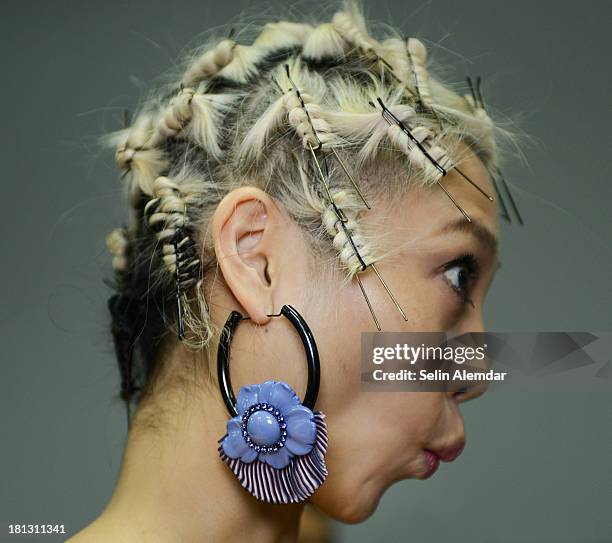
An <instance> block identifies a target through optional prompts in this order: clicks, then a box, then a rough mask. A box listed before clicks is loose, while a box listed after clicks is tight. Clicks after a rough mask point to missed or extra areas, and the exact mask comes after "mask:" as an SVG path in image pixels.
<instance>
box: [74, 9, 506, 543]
mask: <svg viewBox="0 0 612 543" xmlns="http://www.w3.org/2000/svg"><path fill="white" fill-rule="evenodd" d="M251 28H252V27H251V26H250V27H248V28H247V29H245V30H244V31H243V32H235V31H234V30H233V31H232V32H230V36H229V37H228V38H225V39H221V40H217V41H215V42H212V43H211V44H207V46H206V47H204V48H203V49H202V50H198V51H196V52H194V54H193V55H192V56H190V57H189V58H188V59H186V60H185V64H184V66H183V69H182V71H181V73H180V74H178V75H177V77H176V78H175V79H174V80H173V81H172V82H171V84H170V85H169V88H168V89H167V92H165V91H160V92H159V93H157V94H156V95H155V96H154V97H153V98H151V99H149V100H147V102H146V103H145V104H143V107H142V108H141V110H140V112H139V114H138V115H137V116H136V117H135V119H134V120H133V122H132V123H131V125H130V126H128V127H127V128H126V129H125V130H122V131H121V132H119V133H117V134H114V135H113V137H112V141H113V142H114V143H115V144H116V158H117V161H118V163H119V165H120V167H121V168H123V170H125V172H126V174H127V175H126V179H127V183H128V188H129V199H130V204H131V206H132V208H133V216H132V218H131V222H130V224H129V225H128V226H127V227H126V228H122V229H119V230H116V231H115V232H113V234H111V235H110V236H109V239H108V242H109V246H110V248H111V249H112V250H113V252H114V258H113V265H114V268H115V270H116V275H117V285H116V286H117V289H118V294H117V295H115V296H114V297H113V298H111V300H110V302H109V306H110V309H111V312H112V314H113V335H114V339H115V346H116V351H117V356H118V360H119V367H120V370H121V381H122V389H121V394H122V398H123V399H124V400H125V401H126V402H127V406H128V417H129V422H130V424H129V433H128V439H127V444H126V448H125V454H124V458H123V465H122V468H121V474H120V477H119V480H118V482H117V486H116V489H115V492H114V493H113V496H112V499H111V500H110V502H109V504H108V506H107V507H106V509H105V510H104V512H103V513H102V514H101V515H100V517H99V518H97V519H96V520H95V521H94V522H93V523H92V524H91V525H89V526H88V527H86V528H85V529H84V530H83V531H82V532H80V533H79V534H77V535H76V536H75V537H74V538H72V539H71V541H74V542H77V543H78V542H97V541H126V542H131V541H160V542H162V541H237V540H239V539H245V538H248V539H249V540H250V541H253V542H256V541H294V540H296V538H297V533H298V526H299V519H300V515H301V513H302V511H303V507H304V504H305V503H306V502H310V503H312V504H313V505H314V506H315V507H316V508H318V509H319V510H320V511H322V512H324V513H326V514H328V515H330V516H331V517H333V518H335V519H337V520H339V521H342V522H349V523H355V522H360V521H363V520H364V519H366V518H368V516H370V515H371V514H372V513H373V511H374V510H375V508H376V505H377V503H378V501H379V499H380V497H381V495H382V494H383V493H384V492H385V490H386V489H387V488H388V487H389V486H390V485H392V484H393V483H395V482H398V481H400V480H403V479H409V478H415V479H425V478H427V477H429V476H431V475H432V474H433V473H434V471H435V470H436V469H437V467H438V464H439V462H440V461H451V460H453V459H454V458H456V457H457V456H458V455H459V454H460V452H461V450H462V449H463V447H464V444H465V436H464V426H463V422H462V418H461V414H460V412H459V405H460V404H461V403H462V402H465V401H467V400H470V399H472V398H474V397H476V396H478V395H480V394H481V393H482V389H478V388H472V387H465V388H463V389H461V390H454V391H452V392H451V391H448V392H404V393H400V392H388V393H384V394H382V393H381V394H372V393H370V394H368V393H364V392H361V387H360V337H361V333H362V332H369V331H374V330H383V331H388V330H393V331H423V330H424V331H453V332H461V331H479V330H482V328H483V324H482V308H483V303H484V299H485V295H486V292H487V289H488V287H489V285H490V284H491V281H492V280H493V276H494V273H495V271H496V268H497V232H498V222H497V201H496V200H497V199H494V198H492V197H491V196H490V195H493V194H495V191H496V186H495V177H496V176H497V175H498V173H499V170H498V154H497V145H496V139H497V134H498V132H499V129H498V128H497V127H496V126H495V125H494V124H493V122H492V121H491V119H490V118H489V116H488V115H487V113H486V112H485V110H484V105H483V103H482V98H481V97H480V93H479V89H478V88H476V89H472V93H471V94H468V93H467V91H466V94H467V95H466V96H463V95H460V94H458V93H457V92H455V91H453V90H451V89H450V88H449V87H447V86H445V85H443V84H442V83H440V82H439V81H438V80H437V79H436V78H434V77H433V76H432V75H431V74H430V73H429V72H428V68H427V67H426V62H427V59H426V50H425V47H424V46H423V44H422V43H421V42H420V41H418V40H416V39H413V38H410V39H407V40H405V39H403V38H401V37H399V36H397V35H392V36H388V37H386V38H384V39H383V38H379V39H375V38H374V37H372V36H371V35H370V34H369V33H368V30H367V26H366V23H365V21H364V18H363V15H362V12H361V11H360V9H359V7H358V6H357V5H355V4H353V3H347V4H345V5H344V6H343V8H342V9H341V10H340V11H338V12H337V13H336V14H335V15H334V17H333V18H332V20H331V21H330V22H326V23H322V24H315V25H311V24H307V23H294V22H286V21H282V22H271V23H268V24H266V25H265V26H264V27H263V29H260V30H261V32H260V33H259V34H258V35H257V36H256V38H255V39H254V41H252V43H251V42H249V43H251V44H250V45H244V44H245V43H247V41H246V39H245V37H244V36H245V35H246V34H247V33H248V30H250V29H251ZM287 306H289V308H290V309H287ZM292 311H293V312H292ZM232 319H234V320H232ZM238 323H241V324H240V326H239V327H238ZM224 326H226V327H227V326H229V328H228V329H227V330H226V332H225V333H221V332H222V329H223V327H224ZM300 326H301V328H300ZM296 330H297V331H298V333H296ZM300 330H301V334H300V333H299V332H300ZM304 330H308V331H309V332H310V335H309V334H308V333H306V332H304ZM230 332H231V333H230ZM230 343H231V357H230V356H229V345H230ZM313 345H314V347H313ZM305 348H306V356H305V350H304V349H305ZM309 349H310V350H309ZM313 349H314V350H313ZM314 351H316V353H318V357H317V356H315V355H313V352H314ZM219 353H221V354H219ZM230 358H231V383H233V385H235V388H236V391H239V392H238V393H237V397H235V396H234V395H233V394H234V393H233V390H234V389H233V388H232V385H231V384H230V383H228V382H226V380H229V377H228V376H229V360H230ZM305 360H306V361H305ZM217 362H219V365H218V364H217ZM317 362H319V363H320V368H319V367H318V366H317ZM319 369H320V371H319ZM317 377H318V380H317ZM317 381H318V383H317ZM317 384H318V386H317ZM133 405H136V410H135V412H134V413H131V411H130V408H131V407H133ZM270 406H272V408H271V409H268V408H269V407H270ZM283 415H284V416H285V418H283ZM304 466H310V467H311V468H312V469H310V468H309V469H303V468H304Z"/></svg>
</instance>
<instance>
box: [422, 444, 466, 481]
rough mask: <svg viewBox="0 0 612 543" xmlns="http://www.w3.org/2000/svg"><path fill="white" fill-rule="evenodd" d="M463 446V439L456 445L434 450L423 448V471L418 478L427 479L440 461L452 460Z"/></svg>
mask: <svg viewBox="0 0 612 543" xmlns="http://www.w3.org/2000/svg"><path fill="white" fill-rule="evenodd" d="M464 447H465V441H462V442H461V443H459V444H457V445H453V446H452V447H448V448H446V449H440V450H437V451H436V452H433V451H430V450H425V466H426V468H425V473H424V474H423V475H422V476H421V477H420V479H429V477H431V476H432V475H433V474H434V473H435V472H436V471H437V470H438V467H439V466H440V461H442V462H452V461H453V460H455V458H457V457H458V456H459V455H460V454H461V452H462V451H463V448H464Z"/></svg>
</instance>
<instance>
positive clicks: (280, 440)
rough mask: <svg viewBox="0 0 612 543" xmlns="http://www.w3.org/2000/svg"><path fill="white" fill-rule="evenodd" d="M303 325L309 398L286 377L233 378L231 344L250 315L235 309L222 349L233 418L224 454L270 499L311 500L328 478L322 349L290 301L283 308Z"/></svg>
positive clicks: (224, 387)
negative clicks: (239, 381)
mask: <svg viewBox="0 0 612 543" xmlns="http://www.w3.org/2000/svg"><path fill="white" fill-rule="evenodd" d="M282 315H284V316H285V317H287V319H288V320H289V322H291V324H292V325H293V326H294V327H295V329H296V330H297V332H298V334H299V336H300V339H301V340H302V343H303V345H304V351H305V352H306V361H307V363H308V385H307V388H306V395H305V396H304V401H303V402H302V401H300V398H299V396H298V395H297V394H296V393H295V391H294V390H293V389H292V388H291V387H290V386H289V385H288V384H287V383H285V382H283V381H265V382H264V383H259V384H249V385H245V386H243V387H241V388H240V391H239V392H238V397H237V398H236V396H235V395H234V391H233V390H232V382H231V379H230V345H231V342H232V337H233V334H234V333H235V331H236V328H237V326H238V324H239V323H240V322H241V321H243V320H247V319H249V318H250V317H243V316H242V315H241V314H240V312H238V311H232V312H231V313H230V315H229V317H228V319H227V321H226V323H225V326H224V327H223V330H222V331H221V337H220V338H219V349H218V351H217V375H218V378H219V390H220V392H221V396H222V398H223V402H224V403H225V407H226V408H227V410H228V412H229V414H230V415H231V417H232V418H231V419H230V420H228V421H227V432H226V434H225V435H224V436H223V437H222V438H221V439H220V440H219V446H218V451H219V456H220V457H221V460H222V461H223V462H224V463H225V464H227V466H228V467H229V468H230V469H231V470H232V472H233V473H234V475H235V476H236V478H237V479H238V481H240V484H241V485H242V486H243V488H245V489H246V490H247V491H248V492H249V493H250V494H252V495H253V496H255V497H256V498H257V499H258V500H261V501H264V502H267V503H275V504H282V503H297V502H301V501H304V500H306V499H308V498H309V497H310V496H311V495H312V493H313V492H314V491H315V490H316V489H317V488H319V486H321V485H322V484H323V482H324V481H325V478H326V477H327V467H326V465H325V453H326V452H327V427H326V424H325V415H324V414H323V413H322V412H321V411H315V410H314V406H315V403H316V402H317V396H318V393H319V383H320V380H321V371H320V362H319V351H318V350H317V345H316V343H315V340H314V337H313V335H312V332H311V331H310V328H309V327H308V325H307V324H306V321H305V320H304V319H303V318H302V316H301V315H300V314H299V313H298V312H297V310H296V309H295V308H294V307H292V306H290V305H284V306H283V307H282V309H281V310H280V313H278V314H275V315H268V317H280V316H282Z"/></svg>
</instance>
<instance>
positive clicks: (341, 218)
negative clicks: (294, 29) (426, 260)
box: [279, 64, 408, 331]
mask: <svg viewBox="0 0 612 543" xmlns="http://www.w3.org/2000/svg"><path fill="white" fill-rule="evenodd" d="M285 70H286V72H287V78H288V79H289V81H290V82H291V85H292V87H293V91H294V92H295V93H296V95H297V97H298V99H299V100H300V104H301V107H302V108H303V109H304V111H305V113H306V117H307V120H308V123H309V125H310V127H311V129H312V133H313V134H314V137H315V139H316V140H317V146H316V147H313V146H312V145H311V144H310V142H308V149H309V151H310V154H311V155H312V158H313V160H314V163H315V166H316V170H317V173H318V175H319V178H320V179H321V182H322V183H323V186H324V188H325V192H326V194H327V198H328V200H329V203H330V205H331V206H332V209H333V210H334V213H335V214H336V217H337V218H338V221H339V223H340V227H341V228H342V229H343V231H344V234H345V235H346V238H347V239H348V241H349V243H350V244H351V247H352V248H353V251H354V253H355V256H356V257H357V259H358V260H359V262H360V264H361V272H363V271H365V270H366V269H367V268H368V267H370V268H372V270H374V273H375V274H376V276H377V277H378V279H379V280H380V282H381V284H382V286H383V288H384V289H385V291H386V292H387V294H388V295H389V297H390V298H391V300H392V302H393V304H394V305H395V307H396V308H397V309H398V311H399V313H400V314H401V316H402V318H403V319H404V320H405V321H407V320H408V317H407V316H406V314H405V313H404V311H403V309H402V308H401V306H400V305H399V303H398V301H397V299H396V298H395V296H394V295H393V293H392V292H391V289H389V287H388V286H387V283H386V282H385V280H384V279H383V277H382V275H381V274H380V272H379V271H378V269H377V268H376V266H375V265H374V263H373V262H371V263H370V264H366V262H365V261H364V259H363V257H362V256H361V254H360V253H359V250H358V248H357V245H356V244H355V241H354V239H353V236H352V232H351V230H350V229H349V228H348V227H347V225H346V223H347V222H348V218H347V217H346V214H345V213H344V211H342V209H341V208H339V207H338V205H337V204H336V202H335V201H334V198H333V196H332V194H331V191H330V188H329V184H328V182H327V177H326V175H325V174H324V173H323V169H322V168H321V164H320V162H319V160H318V158H317V155H316V151H321V150H322V147H323V144H322V142H321V140H320V139H319V136H318V135H317V131H316V129H315V127H314V125H313V123H312V119H311V118H310V114H309V113H308V110H307V108H306V104H305V103H304V100H303V99H302V96H301V94H300V91H299V89H298V88H297V85H296V84H295V83H294V81H293V80H292V79H291V76H290V74H289V65H288V64H285ZM279 87H280V85H279ZM331 151H332V154H333V155H334V157H335V158H336V159H337V160H338V162H339V163H340V165H341V166H342V169H343V170H344V172H345V173H346V175H347V176H348V177H349V179H350V180H351V183H352V184H353V187H355V190H356V191H357V192H358V194H359V196H360V197H361V199H362V200H363V202H364V204H365V205H366V207H367V208H368V209H371V207H370V205H369V204H368V203H367V201H366V200H365V198H364V196H363V195H362V193H361V191H360V190H359V188H358V187H357V184H356V183H355V181H354V180H353V177H352V176H351V175H350V173H349V172H348V169H347V168H346V166H345V165H344V163H343V162H342V160H340V157H339V156H338V154H337V153H336V152H335V149H334V148H333V147H331ZM327 156H328V155H325V154H324V164H325V169H326V172H327V175H328V176H329V171H328V166H327ZM359 273H360V272H356V273H355V277H356V278H357V283H358V284H359V288H360V289H361V293H362V294H363V297H364V298H365V301H366V304H367V306H368V309H369V310H370V314H371V315H372V318H373V319H374V323H375V324H376V328H377V329H378V330H379V331H380V330H381V326H380V323H379V321H378V319H377V317H376V314H375V312H374V309H373V307H372V304H371V303H370V299H369V298H368V295H367V293H366V291H365V288H364V286H363V284H362V282H361V278H360V277H359Z"/></svg>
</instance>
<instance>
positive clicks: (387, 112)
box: [370, 97, 493, 222]
mask: <svg viewBox="0 0 612 543" xmlns="http://www.w3.org/2000/svg"><path fill="white" fill-rule="evenodd" d="M377 101H378V103H379V104H380V107H381V108H382V116H383V118H384V119H385V120H386V121H387V123H389V124H390V125H391V124H393V123H395V124H396V125H397V126H398V127H399V128H400V129H401V130H402V132H404V134H406V136H408V139H409V140H410V141H411V142H412V143H413V144H414V145H416V146H417V147H418V148H419V150H420V151H421V152H422V153H423V155H424V156H425V158H427V160H428V161H429V162H430V163H431V164H432V165H433V166H434V167H435V168H436V169H437V170H438V171H439V172H440V175H441V177H444V176H445V175H446V174H447V173H448V172H447V170H446V169H445V168H444V167H443V166H442V165H441V164H440V163H439V162H438V161H437V160H436V159H434V158H433V157H432V156H431V154H430V153H429V151H428V150H427V148H426V147H425V146H424V145H423V144H422V143H421V142H420V141H419V140H418V139H417V138H415V137H414V135H413V134H412V132H411V131H410V130H409V129H408V127H407V126H406V125H405V124H404V123H403V122H402V121H401V120H400V119H398V118H397V117H396V116H395V115H394V114H393V113H392V112H391V111H390V110H389V109H388V108H387V107H386V106H385V104H384V103H383V101H382V99H381V98H380V97H378V98H377ZM370 105H371V106H372V107H376V106H375V105H374V103H373V102H370ZM454 169H455V170H457V173H459V174H460V175H461V177H463V178H464V179H465V180H466V181H468V182H469V183H470V184H471V185H472V186H473V187H475V188H476V189H478V191H479V192H480V193H481V194H483V195H484V196H485V197H486V198H488V199H489V200H490V201H493V198H492V197H491V196H490V195H489V194H487V193H486V192H485V191H484V190H482V189H481V188H480V187H479V186H478V185H477V184H476V183H474V182H473V181H472V180H471V179H470V178H469V177H468V176H467V175H466V174H465V173H464V172H463V171H461V170H460V169H459V168H457V166H454ZM436 183H437V184H438V186H439V187H440V188H441V189H442V190H443V191H444V193H445V194H446V196H448V198H449V199H450V200H451V202H452V203H453V204H454V205H455V207H456V208H457V209H458V210H459V211H460V212H461V213H462V215H463V216H464V217H465V218H466V220H467V221H468V222H472V219H471V218H470V216H469V215H468V214H467V213H466V211H465V210H464V209H463V208H462V207H461V206H460V205H459V203H458V202H457V200H456V199H455V198H454V197H453V196H452V194H451V193H450V192H449V191H448V189H447V188H446V187H445V186H444V185H443V184H442V183H441V182H440V180H439V179H436Z"/></svg>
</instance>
